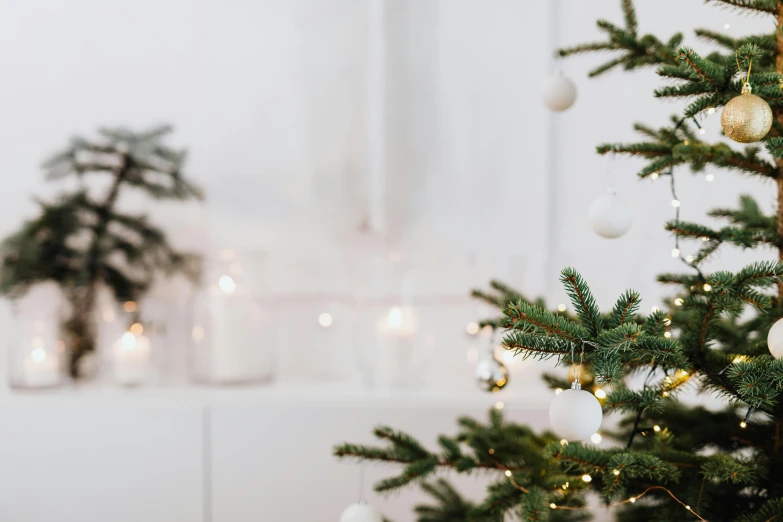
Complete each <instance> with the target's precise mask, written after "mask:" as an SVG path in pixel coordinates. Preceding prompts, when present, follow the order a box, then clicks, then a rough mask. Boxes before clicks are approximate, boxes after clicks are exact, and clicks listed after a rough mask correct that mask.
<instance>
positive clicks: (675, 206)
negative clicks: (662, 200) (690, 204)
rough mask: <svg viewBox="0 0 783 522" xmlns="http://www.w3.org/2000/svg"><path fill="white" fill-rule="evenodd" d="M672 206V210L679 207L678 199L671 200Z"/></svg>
mask: <svg viewBox="0 0 783 522" xmlns="http://www.w3.org/2000/svg"><path fill="white" fill-rule="evenodd" d="M672 206H673V207H674V208H677V207H679V206H680V200H679V199H673V200H672Z"/></svg>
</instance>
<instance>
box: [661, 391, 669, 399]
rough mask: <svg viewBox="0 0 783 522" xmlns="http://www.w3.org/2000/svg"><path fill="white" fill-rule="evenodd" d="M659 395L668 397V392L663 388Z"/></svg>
mask: <svg viewBox="0 0 783 522" xmlns="http://www.w3.org/2000/svg"><path fill="white" fill-rule="evenodd" d="M661 395H663V396H664V397H668V396H669V392H668V391H666V390H664V392H663V393H662V394H661Z"/></svg>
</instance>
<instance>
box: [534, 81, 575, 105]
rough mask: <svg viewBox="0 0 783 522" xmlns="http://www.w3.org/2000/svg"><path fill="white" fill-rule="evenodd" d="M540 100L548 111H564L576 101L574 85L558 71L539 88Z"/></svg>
mask: <svg viewBox="0 0 783 522" xmlns="http://www.w3.org/2000/svg"><path fill="white" fill-rule="evenodd" d="M541 100H542V101H543V102H544V105H546V106H547V107H549V109H550V110H553V111H557V112H560V111H564V110H566V109H568V108H569V107H571V105H573V104H574V102H575V101H576V85H575V84H574V82H572V81H571V80H569V79H568V78H566V77H565V76H563V73H561V72H560V71H558V72H556V73H555V74H553V75H552V76H550V77H549V78H547V80H546V81H545V82H544V84H543V85H542V86H541Z"/></svg>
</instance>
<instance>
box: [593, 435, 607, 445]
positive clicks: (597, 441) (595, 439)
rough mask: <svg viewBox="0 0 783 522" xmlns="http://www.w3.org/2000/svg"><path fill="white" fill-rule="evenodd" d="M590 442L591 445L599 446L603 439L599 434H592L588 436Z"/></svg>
mask: <svg viewBox="0 0 783 522" xmlns="http://www.w3.org/2000/svg"><path fill="white" fill-rule="evenodd" d="M590 440H591V441H592V442H593V444H601V441H602V440H604V439H603V437H601V434H600V433H593V434H592V435H590Z"/></svg>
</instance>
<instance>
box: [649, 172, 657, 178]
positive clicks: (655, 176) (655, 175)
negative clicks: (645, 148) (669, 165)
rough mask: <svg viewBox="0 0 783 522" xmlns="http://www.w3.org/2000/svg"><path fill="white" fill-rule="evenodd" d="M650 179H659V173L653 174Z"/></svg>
mask: <svg viewBox="0 0 783 522" xmlns="http://www.w3.org/2000/svg"><path fill="white" fill-rule="evenodd" d="M650 177H651V178H652V179H658V173H657V172H653V173H652V174H650Z"/></svg>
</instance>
